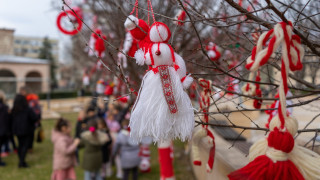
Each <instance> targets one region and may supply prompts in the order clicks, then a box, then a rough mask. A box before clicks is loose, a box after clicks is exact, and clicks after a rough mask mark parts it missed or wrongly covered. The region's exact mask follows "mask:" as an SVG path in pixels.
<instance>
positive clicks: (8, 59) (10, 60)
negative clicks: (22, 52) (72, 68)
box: [0, 55, 50, 64]
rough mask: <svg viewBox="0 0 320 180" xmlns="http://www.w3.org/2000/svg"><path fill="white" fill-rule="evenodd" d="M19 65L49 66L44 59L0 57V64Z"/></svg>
mask: <svg viewBox="0 0 320 180" xmlns="http://www.w3.org/2000/svg"><path fill="white" fill-rule="evenodd" d="M5 62H7V63H19V64H20V63H21V64H49V63H50V62H49V61H48V60H46V59H36V58H29V57H21V56H12V55H0V63H5Z"/></svg>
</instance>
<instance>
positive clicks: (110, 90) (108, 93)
mask: <svg viewBox="0 0 320 180" xmlns="http://www.w3.org/2000/svg"><path fill="white" fill-rule="evenodd" d="M113 91H114V83H113V82H111V83H109V84H108V85H107V86H106V88H105V90H104V95H106V96H107V97H109V96H112V95H113Z"/></svg>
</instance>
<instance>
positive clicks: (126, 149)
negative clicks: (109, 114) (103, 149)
mask: <svg viewBox="0 0 320 180" xmlns="http://www.w3.org/2000/svg"><path fill="white" fill-rule="evenodd" d="M128 125H129V120H128V119H125V120H123V122H122V127H123V129H122V130H121V131H120V133H119V134H118V136H117V139H116V142H115V144H114V146H113V149H112V157H114V156H115V155H116V154H119V155H120V159H121V168H122V170H123V178H122V179H123V180H128V179H129V174H130V173H132V179H133V180H137V179H138V166H139V164H140V160H141V159H140V156H139V152H140V146H139V144H137V143H135V142H133V141H132V140H131V138H130V129H129V128H128Z"/></svg>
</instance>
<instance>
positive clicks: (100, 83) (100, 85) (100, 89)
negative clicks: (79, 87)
mask: <svg viewBox="0 0 320 180" xmlns="http://www.w3.org/2000/svg"><path fill="white" fill-rule="evenodd" d="M104 89H105V83H104V80H103V79H102V78H100V79H99V80H98V81H97V83H96V94H97V96H101V95H103V93H104Z"/></svg>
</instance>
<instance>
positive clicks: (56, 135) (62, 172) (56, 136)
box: [51, 118, 80, 180]
mask: <svg viewBox="0 0 320 180" xmlns="http://www.w3.org/2000/svg"><path fill="white" fill-rule="evenodd" d="M51 141H52V143H53V146H54V148H53V172H52V175H51V180H66V179H68V180H76V179H77V178H76V172H75V170H74V167H75V166H76V165H77V160H76V154H75V151H76V148H77V146H78V145H79V143H80V139H79V138H76V139H74V140H73V138H72V137H71V125H70V123H69V121H68V120H65V119H63V118H60V119H58V120H57V123H56V125H55V128H54V129H53V130H52V132H51Z"/></svg>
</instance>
